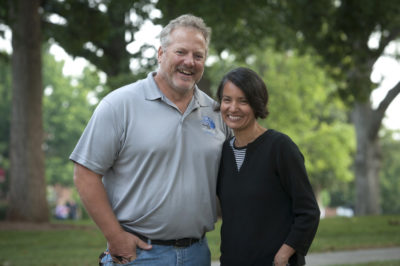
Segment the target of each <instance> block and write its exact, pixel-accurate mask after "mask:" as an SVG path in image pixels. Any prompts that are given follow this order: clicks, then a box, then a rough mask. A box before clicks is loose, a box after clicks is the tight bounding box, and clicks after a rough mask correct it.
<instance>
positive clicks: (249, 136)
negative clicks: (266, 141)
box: [233, 122, 267, 147]
mask: <svg viewBox="0 0 400 266" xmlns="http://www.w3.org/2000/svg"><path fill="white" fill-rule="evenodd" d="M265 131H267V129H266V128H264V127H262V126H261V125H260V124H258V123H257V122H256V123H254V125H253V126H251V127H249V128H246V129H244V130H233V132H234V134H235V146H236V147H244V146H247V144H249V143H250V142H253V141H254V140H255V139H257V138H258V137H259V136H261V134H263V133H264V132H265Z"/></svg>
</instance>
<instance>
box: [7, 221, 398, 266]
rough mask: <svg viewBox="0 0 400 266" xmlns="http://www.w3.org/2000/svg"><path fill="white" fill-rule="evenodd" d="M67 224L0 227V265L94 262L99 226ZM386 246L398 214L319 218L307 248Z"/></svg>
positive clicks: (100, 243) (213, 244)
mask: <svg viewBox="0 0 400 266" xmlns="http://www.w3.org/2000/svg"><path fill="white" fill-rule="evenodd" d="M54 223H60V222H54ZM69 224H72V225H74V226H71V228H70V229H54V228H53V229H50V230H28V231H27V230H0V265H2V266H4V265H7V266H19V265H24V266H25V265H40V266H61V265H80V266H84V265H97V257H98V255H99V254H100V253H101V252H102V251H103V249H104V247H105V240H104V238H103V236H102V235H101V233H100V232H99V230H98V229H97V228H96V227H95V226H94V225H93V224H92V223H91V222H88V221H78V222H69ZM83 225H84V227H83ZM220 226H221V222H220V221H219V222H218V223H217V224H216V230H214V231H213V232H209V233H208V234H207V239H208V242H209V245H210V249H211V253H212V257H213V260H217V259H218V257H219V228H220ZM389 246H400V215H398V216H366V217H353V218H329V219H323V220H321V223H320V226H319V229H318V232H317V236H316V238H315V240H314V242H313V244H312V246H311V249H310V252H323V251H332V250H348V249H360V248H372V247H389ZM364 265H375V264H364ZM393 265H395V264H393Z"/></svg>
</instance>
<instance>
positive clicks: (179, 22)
mask: <svg viewBox="0 0 400 266" xmlns="http://www.w3.org/2000/svg"><path fill="white" fill-rule="evenodd" d="M178 27H192V28H194V29H196V30H198V31H200V32H201V34H203V36H204V39H205V41H206V45H207V48H208V45H209V43H210V39H211V28H209V27H207V25H206V24H205V23H204V21H203V19H202V18H199V17H196V16H193V15H191V14H186V15H182V16H179V17H177V18H176V19H174V20H171V21H170V22H169V23H168V25H167V26H165V27H164V28H163V30H162V31H161V33H160V43H161V47H162V49H163V50H165V49H166V48H167V47H168V46H169V45H170V40H169V36H170V34H171V32H172V31H173V30H174V29H176V28H178ZM207 50H208V49H207Z"/></svg>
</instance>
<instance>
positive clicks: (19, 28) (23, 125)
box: [7, 0, 49, 222]
mask: <svg viewBox="0 0 400 266" xmlns="http://www.w3.org/2000/svg"><path fill="white" fill-rule="evenodd" d="M10 5H11V10H10V14H11V30H12V34H13V37H12V47H13V54H12V83H13V85H12V90H13V97H12V98H13V99H12V115H11V143H10V160H11V166H10V176H11V180H10V194H9V208H8V212H7V219H8V220H13V221H31V222H47V221H49V211H48V205H47V201H46V184H45V176H44V153H43V150H42V143H43V121H42V94H43V89H42V62H41V26H40V14H39V5H40V0H13V1H10Z"/></svg>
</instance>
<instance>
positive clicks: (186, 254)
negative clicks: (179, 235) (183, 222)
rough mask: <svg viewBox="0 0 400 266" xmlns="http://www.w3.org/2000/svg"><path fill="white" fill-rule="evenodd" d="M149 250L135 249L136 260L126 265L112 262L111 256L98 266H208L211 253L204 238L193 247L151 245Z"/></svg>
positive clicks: (106, 257) (102, 260) (103, 259)
mask: <svg viewBox="0 0 400 266" xmlns="http://www.w3.org/2000/svg"><path fill="white" fill-rule="evenodd" d="M152 246H153V248H152V249H150V250H143V249H140V248H137V249H136V256H137V257H136V259H135V260H134V261H131V262H129V263H127V264H118V263H116V262H113V260H112V258H111V255H110V254H107V255H105V256H104V257H102V258H101V261H100V263H102V264H100V265H103V266H116V265H119V266H121V265H128V266H130V265H142V266H210V265H211V253H210V249H209V248H208V243H207V239H206V238H205V237H204V238H203V239H202V240H200V241H199V242H197V243H194V244H193V245H191V246H189V247H186V248H181V247H174V246H162V245H152Z"/></svg>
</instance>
